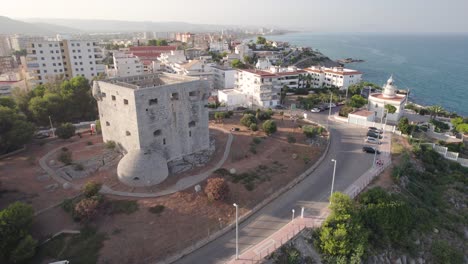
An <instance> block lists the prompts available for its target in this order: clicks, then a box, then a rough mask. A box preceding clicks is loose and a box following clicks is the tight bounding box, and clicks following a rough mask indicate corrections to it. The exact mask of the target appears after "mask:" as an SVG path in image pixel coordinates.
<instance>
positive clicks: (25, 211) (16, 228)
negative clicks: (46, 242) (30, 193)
mask: <svg viewBox="0 0 468 264" xmlns="http://www.w3.org/2000/svg"><path fill="white" fill-rule="evenodd" d="M33 215H34V210H33V208H32V207H31V206H30V205H27V204H24V203H21V202H15V203H12V204H10V205H9V206H8V207H7V208H5V209H3V210H1V211H0V238H1V239H0V262H2V263H24V262H25V261H27V260H29V259H30V258H31V257H32V256H34V254H35V251H36V246H37V241H36V240H34V239H33V238H32V237H31V235H30V234H29V230H30V229H31V225H32V222H33Z"/></svg>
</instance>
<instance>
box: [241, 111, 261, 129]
mask: <svg viewBox="0 0 468 264" xmlns="http://www.w3.org/2000/svg"><path fill="white" fill-rule="evenodd" d="M240 123H241V124H242V125H244V126H245V127H249V128H250V126H251V125H252V124H257V118H255V116H254V115H253V114H244V116H243V117H242V118H241V120H240Z"/></svg>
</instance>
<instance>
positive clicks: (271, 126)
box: [262, 120, 277, 135]
mask: <svg viewBox="0 0 468 264" xmlns="http://www.w3.org/2000/svg"><path fill="white" fill-rule="evenodd" d="M262 127H263V131H265V133H267V135H271V134H273V133H275V132H276V129H277V128H276V123H275V121H273V120H267V121H265V122H263V125H262Z"/></svg>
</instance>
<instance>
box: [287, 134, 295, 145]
mask: <svg viewBox="0 0 468 264" xmlns="http://www.w3.org/2000/svg"><path fill="white" fill-rule="evenodd" d="M288 143H291V144H293V143H296V138H295V137H294V136H293V135H288Z"/></svg>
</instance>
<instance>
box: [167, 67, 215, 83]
mask: <svg viewBox="0 0 468 264" xmlns="http://www.w3.org/2000/svg"><path fill="white" fill-rule="evenodd" d="M212 66H215V64H214V63H206V62H205V61H203V60H191V61H188V62H183V63H180V62H175V63H172V64H170V68H171V69H172V71H173V72H175V73H177V74H180V75H186V76H192V77H198V78H200V79H203V80H208V82H209V85H210V89H212V88H213V69H212ZM166 67H167V66H166Z"/></svg>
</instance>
